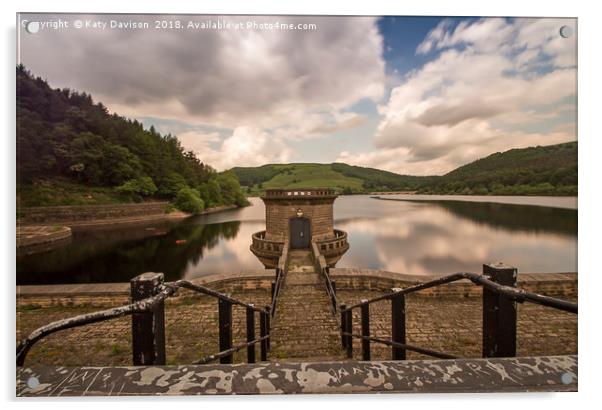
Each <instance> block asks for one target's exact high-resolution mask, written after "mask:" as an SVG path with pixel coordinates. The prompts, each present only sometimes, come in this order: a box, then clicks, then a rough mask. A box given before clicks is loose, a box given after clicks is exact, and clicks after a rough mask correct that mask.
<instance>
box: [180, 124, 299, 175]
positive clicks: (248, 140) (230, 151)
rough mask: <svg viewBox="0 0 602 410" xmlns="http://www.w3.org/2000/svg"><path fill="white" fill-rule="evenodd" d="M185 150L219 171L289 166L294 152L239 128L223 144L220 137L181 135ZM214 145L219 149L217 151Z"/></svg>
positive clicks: (256, 130)
mask: <svg viewBox="0 0 602 410" xmlns="http://www.w3.org/2000/svg"><path fill="white" fill-rule="evenodd" d="M178 139H179V140H180V142H181V143H182V146H183V147H184V148H186V149H187V150H191V151H193V152H194V153H195V154H196V156H197V157H198V158H199V159H200V160H201V161H203V162H205V163H207V164H210V165H211V166H213V167H214V168H216V169H217V170H218V171H223V170H225V169H229V168H232V167H235V166H258V165H264V164H269V163H285V162H288V161H289V159H290V156H291V154H292V151H291V149H290V148H288V147H287V146H286V144H285V143H284V142H283V141H282V140H281V139H278V138H275V137H274V136H272V135H270V134H268V133H266V132H265V131H262V130H261V129H259V128H254V127H236V128H235V129H234V131H233V132H232V135H230V136H228V137H227V138H225V139H224V140H223V141H222V140H221V139H220V138H219V137H218V134H217V133H207V134H203V133H197V132H194V131H189V132H185V133H182V134H180V135H178ZM212 145H218V147H217V148H213V147H212Z"/></svg>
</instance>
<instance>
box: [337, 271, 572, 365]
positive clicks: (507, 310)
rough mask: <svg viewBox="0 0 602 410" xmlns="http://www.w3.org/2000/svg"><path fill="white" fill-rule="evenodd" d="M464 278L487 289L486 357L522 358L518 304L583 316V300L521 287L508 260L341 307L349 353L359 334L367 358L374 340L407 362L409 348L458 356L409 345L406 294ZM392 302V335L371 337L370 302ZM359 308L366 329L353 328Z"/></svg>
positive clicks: (343, 335)
mask: <svg viewBox="0 0 602 410" xmlns="http://www.w3.org/2000/svg"><path fill="white" fill-rule="evenodd" d="M459 280H469V281H471V282H472V283H473V284H474V285H476V286H481V287H482V288H483V297H482V298H483V325H482V326H483V346H482V348H483V350H482V354H483V357H514V356H516V319H517V310H516V303H517V302H519V303H523V302H530V303H535V304H539V305H542V306H547V307H551V308H555V309H559V310H563V311H565V312H570V313H575V314H577V304H576V303H573V302H569V301H565V300H561V299H557V298H553V297H549V296H544V295H539V294H536V293H531V292H527V291H525V290H523V289H519V288H517V287H516V284H517V270H516V268H513V267H509V266H505V265H503V264H492V265H483V274H482V275H478V274H476V273H464V272H462V273H455V274H453V275H449V276H445V277H442V278H439V279H435V280H432V281H429V282H425V283H420V284H418V285H414V286H410V287H407V288H405V289H393V291H392V292H391V293H387V294H384V295H381V296H377V297H375V298H373V299H370V300H362V301H361V302H360V303H357V304H355V305H353V306H350V307H347V306H346V305H344V304H343V305H341V306H340V313H341V341H342V345H343V348H344V349H345V350H346V353H347V357H348V358H352V357H353V338H356V339H360V340H361V352H362V360H370V356H371V354H370V353H371V352H370V343H371V342H374V343H380V344H384V345H387V346H391V353H392V359H393V360H405V359H406V351H407V350H409V351H414V352H417V353H421V354H424V355H427V356H431V357H436V358H441V359H455V358H456V357H454V356H452V355H449V354H447V353H442V352H437V351H434V350H431V349H425V348H422V347H418V346H414V345H410V344H408V343H406V311H405V296H406V295H408V294H411V293H414V292H418V291H421V290H425V289H430V288H434V287H437V286H441V285H445V284H448V283H452V282H457V281H459ZM383 300H390V301H391V339H390V340H389V339H382V338H378V337H373V336H370V305H371V304H373V303H375V302H379V301H383ZM353 309H360V321H361V332H360V333H354V332H353Z"/></svg>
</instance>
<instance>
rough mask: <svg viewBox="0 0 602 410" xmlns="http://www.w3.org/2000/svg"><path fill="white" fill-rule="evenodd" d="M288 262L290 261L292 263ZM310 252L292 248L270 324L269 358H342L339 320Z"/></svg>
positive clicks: (279, 359) (273, 359)
mask: <svg viewBox="0 0 602 410" xmlns="http://www.w3.org/2000/svg"><path fill="white" fill-rule="evenodd" d="M290 262H293V263H292V264H291V263H290ZM311 262H312V261H311V254H310V253H309V252H307V251H299V250H294V251H291V259H290V260H289V266H292V269H291V270H289V271H288V272H287V273H285V280H284V284H283V287H282V289H281V291H280V294H279V296H278V301H277V303H276V314H275V316H274V319H273V320H272V324H271V327H272V328H271V331H270V332H271V335H272V337H271V341H270V353H269V359H270V360H272V361H284V360H291V359H292V360H294V359H303V360H304V361H305V360H307V359H308V358H316V359H317V360H320V361H324V360H331V361H332V360H335V361H337V360H343V359H344V357H345V356H344V354H343V351H342V348H341V336H340V333H339V323H338V320H337V318H335V317H334V315H333V313H332V307H331V301H330V298H329V297H328V294H327V293H326V286H325V284H324V282H323V279H322V277H321V276H320V275H319V274H318V273H316V272H315V271H314V268H313V266H312V263H311Z"/></svg>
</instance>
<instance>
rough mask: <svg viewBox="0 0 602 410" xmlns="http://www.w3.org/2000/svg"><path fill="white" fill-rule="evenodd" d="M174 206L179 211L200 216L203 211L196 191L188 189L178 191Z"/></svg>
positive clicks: (202, 204) (201, 201) (203, 207)
mask: <svg viewBox="0 0 602 410" xmlns="http://www.w3.org/2000/svg"><path fill="white" fill-rule="evenodd" d="M175 206H176V208H178V209H179V210H180V211H183V212H188V213H191V214H195V215H197V214H200V213H201V212H203V210H204V209H205V204H204V202H203V200H202V199H201V197H200V195H199V193H198V191H197V190H196V189H192V188H188V187H186V188H182V189H180V191H179V192H178V195H177V196H176V200H175Z"/></svg>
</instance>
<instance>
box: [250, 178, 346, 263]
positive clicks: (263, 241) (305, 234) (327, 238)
mask: <svg viewBox="0 0 602 410" xmlns="http://www.w3.org/2000/svg"><path fill="white" fill-rule="evenodd" d="M337 196H338V195H337V194H336V192H335V191H334V190H332V189H325V188H298V189H268V190H266V192H265V195H264V196H262V197H261V199H262V200H263V202H264V203H265V214H266V218H265V219H266V230H265V231H260V232H257V233H255V234H254V235H253V243H252V245H251V251H252V252H253V253H254V254H255V256H257V257H258V258H259V260H260V261H261V262H262V263H263V264H264V265H265V267H266V268H274V267H275V266H276V265H277V264H278V258H279V257H280V255H281V254H282V250H283V249H284V247H285V246H289V247H290V248H291V249H310V248H311V243H312V242H316V243H317V245H318V248H319V249H320V251H321V253H322V254H323V255H324V257H325V258H326V262H327V264H328V265H329V266H334V265H335V264H336V262H337V261H338V260H339V259H340V258H341V256H342V255H343V254H344V253H345V252H346V251H347V249H349V243H348V242H347V233H346V232H343V231H341V230H337V229H334V215H333V204H334V201H335V199H336V198H337ZM287 244H288V245H287Z"/></svg>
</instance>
